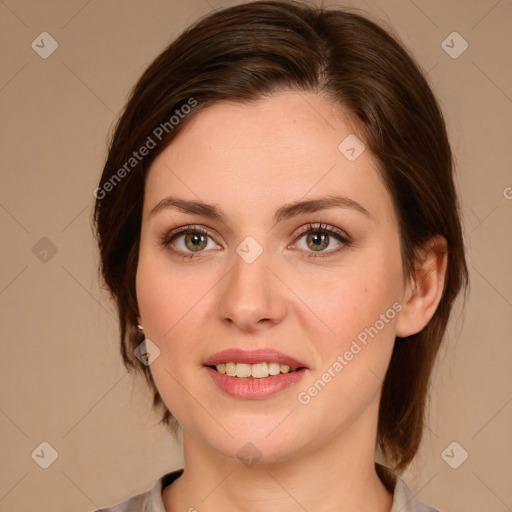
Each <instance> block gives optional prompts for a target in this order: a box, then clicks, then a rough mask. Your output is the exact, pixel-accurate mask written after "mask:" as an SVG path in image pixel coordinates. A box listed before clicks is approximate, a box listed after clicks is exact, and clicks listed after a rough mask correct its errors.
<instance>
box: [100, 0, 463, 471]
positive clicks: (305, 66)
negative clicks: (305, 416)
mask: <svg viewBox="0 0 512 512" xmlns="http://www.w3.org/2000/svg"><path fill="white" fill-rule="evenodd" d="M283 91H296V92H314V93H318V94H321V95H323V96H324V97H325V98H327V99H328V100H329V101H331V102H332V103H333V104H335V105H338V106H340V107H342V109H343V111H344V112H346V113H347V114H348V115H349V116H350V119H351V121H352V122H353V123H354V125H355V126H356V127H357V130H358V136H359V137H360V138H361V139H362V140H363V141H364V143H365V144H366V147H367V149H368V150H369V151H370V152H371V154H372V156H373V157H374V159H375V161H376V162H377V164H378V172H379V174H380V176H381V179H382V180H383V182H384V184H385V186H386V188H387V190H388V192H389V193H390V195H391V197H392V200H393V205H394V208H395V211H396V214H397V218H398V223H399V230H400V246H401V254H402V260H403V268H404V275H405V276H407V275H409V276H410V275H412V271H413V269H414V268H415V266H416V264H417V261H418V254H419V253H418V249H419V248H420V246H422V244H424V243H425V242H426V241H428V240H429V239H430V238H431V237H432V236H434V235H442V236H443V237H444V238H445V239H446V241H447V252H448V257H447V259H448V263H447V271H446V279H445V284H444V290H443V295H442V298H441V300H440V303H439V305H438V307H437V310H436V312H435V313H434V315H433V317H432V318H431V320H430V321H429V323H428V324H427V325H426V326H425V327H424V329H422V330H421V331H420V332H419V333H417V334H414V335H412V336H409V337H407V338H398V337H397V338H396V340H395V344H394V349H393V354H392V357H391V361H390V364H389V367H388V370H387V373H386V375H385V378H384V382H383V388H382V395H381V402H380V409H379V418H378V433H377V440H376V443H377V445H376V447H378V448H379V449H380V450H381V453H382V454H383V456H384V457H385V460H386V461H387V463H388V464H389V465H390V466H392V467H394V468H395V469H396V470H398V471H400V470H402V469H404V468H405V467H406V466H407V465H408V464H409V463H410V462H411V460H412V459H413V457H414V455H415V454H416V452H417V450H418V447H419V444H420V441H421V437H422V432H423V425H424V417H425V410H426V405H427V398H428V389H429V381H430V375H431V372H432V368H433V365H434V362H435V359H436V355H437V353H438V350H439V347H440V344H441V341H442V338H443V336H444V333H445V330H446V326H447V322H448V319H449V316H450V312H451V310H452V305H453V302H454V300H455V298H456V296H457V295H458V294H459V292H460V291H461V289H462V288H464V287H465V286H466V285H467V280H468V275H467V274H468V273H467V267H466V261H465V256H464V244H463V236H462V228H461V221H460V213H459V204H458V199H457V194H456V188H455V184H454V176H453V174H454V169H453V168H454V162H453V156H452V152H451V149H450V144H449V140H448V136H447V131H446V126H445V122H444V119H443V115H442V112H441V110H440V107H439V104H438V102H437V101H436V99H435V96H434V94H433V92H432V89H431V87H430V86H429V84H428V80H427V78H426V74H425V73H424V72H422V70H421V68H420V66H419V65H418V64H417V63H416V62H415V60H414V58H413V57H412V56H411V55H410V54H409V53H408V51H407V50H406V49H405V48H404V46H403V45H402V44H401V43H400V42H399V39H398V37H397V36H396V35H393V32H392V30H391V29H389V28H386V29H384V28H383V26H382V24H381V23H377V22H374V21H371V20H370V19H369V17H368V16H367V15H363V14H361V13H359V12H356V10H355V9H350V10H349V9H346V8H341V7H329V8H324V7H318V6H313V5H309V4H305V3H301V2H286V1H258V2H250V3H243V4H240V5H236V6H234V7H229V8H226V9H222V10H217V11H214V12H213V13H212V14H209V15H207V16H205V17H203V18H201V19H200V20H198V21H197V22H196V23H194V24H193V25H192V26H191V27H189V28H188V29H186V30H185V31H184V32H183V33H182V34H181V35H180V36H179V37H177V39H175V40H174V41H173V42H172V43H171V44H170V45H169V46H168V47H167V48H165V49H164V51H163V52H162V53H161V54H160V55H158V57H156V59H155V60H154V61H153V62H152V63H151V64H150V65H149V67H147V69H146V70H145V71H144V72H143V74H142V76H141V77H140V79H139V80H138V82H137V83H136V84H135V86H134V87H133V89H132V91H131V93H130V96H129V99H128V101H127V103H126V106H125V107H124V109H123V112H122V115H121V117H120V118H119V120H118V122H117V125H116V126H115V129H114V132H113V135H112V137H111V140H110V146H109V150H108V155H107V158H106V163H105V165H104V168H103V173H102V176H101V179H100V182H99V185H98V188H97V189H96V191H95V195H96V203H95V210H94V229H95V235H96V238H97V242H98V247H99V254H100V267H99V271H100V274H101V277H102V279H103V281H104V283H105V285H106V287H107V289H108V290H109V292H110V294H111V296H112V297H113V299H114V301H115V304H116V307H117V311H118V316H119V323H120V348H121V355H122V358H123V362H124V364H125V366H126V368H127V369H128V370H129V371H138V372H141V374H143V375H144V377H145V379H146V381H147V383H148V385H149V386H150V388H151V390H152V393H153V407H154V408H155V410H157V411H158V412H160V413H161V415H162V416H161V420H160V421H161V422H162V423H164V424H166V425H167V426H169V428H170V429H171V430H172V431H173V432H174V433H175V434H176V433H177V431H178V427H179V423H178V422H177V420H176V419H175V418H174V417H173V416H172V413H171V412H170V411H169V410H168V409H167V407H166V406H165V404H164V402H163V400H162V398H161V396H160V394H159V393H158V390H157V388H156V386H155V383H154V381H153V378H152V375H151V371H150V369H149V367H148V366H146V365H144V364H142V363H141V362H140V361H139V359H138V358H137V357H135V355H134V350H135V349H136V347H137V346H138V345H139V344H140V343H141V342H142V341H143V340H144V336H143V334H142V333H141V332H140V331H138V330H137V316H138V313H139V312H138V306H137V297H136V291H135V275H136V270H137V261H138V251H139V243H140V230H141V219H142V206H143V199H144V183H145V177H146V174H147V172H148V169H149V167H150V165H151V163H152V162H153V160H154V159H155V158H156V156H157V155H158V154H159V153H160V152H161V151H162V150H163V149H164V148H165V147H166V146H167V145H168V144H170V143H172V139H173V138H174V137H175V136H176V134H178V133H179V132H180V130H181V129H182V128H183V127H184V126H186V124H187V122H188V121H189V120H190V119H191V118H192V117H193V116H196V115H198V114H199V113H200V112H201V111H202V110H203V108H205V107H206V106H208V105H210V104H212V103H214V102H217V101H222V100H230V101H236V102H242V103H244V102H251V101H257V100H260V99H262V98H265V97H270V96H272V94H275V93H277V92H283ZM191 100H192V101H193V102H194V103H193V104H194V105H195V107H194V108H193V109H191V108H184V106H185V105H189V106H190V105H191V104H192V103H191ZM176 111H178V112H179V113H181V115H180V116H179V119H178V117H176V119H178V121H177V122H173V123H172V126H171V123H170V122H169V119H170V117H171V116H172V115H173V113H175V112H176ZM184 112H189V113H188V114H186V115H184V114H183V113H184ZM158 127H160V129H159V130H158ZM155 130H157V131H155ZM155 134H158V137H157V136H155ZM148 137H150V138H151V141H152V144H151V146H152V147H151V149H150V150H149V151H146V153H147V154H146V155H145V156H144V157H143V158H142V157H140V156H139V159H138V160H137V162H134V161H133V160H130V159H132V158H133V153H134V151H137V150H138V149H139V148H141V147H143V146H144V145H147V141H148V140H149V139H148ZM127 162H131V164H133V165H131V166H127V165H126V164H127ZM122 170H124V171H122ZM114 178H115V180H114Z"/></svg>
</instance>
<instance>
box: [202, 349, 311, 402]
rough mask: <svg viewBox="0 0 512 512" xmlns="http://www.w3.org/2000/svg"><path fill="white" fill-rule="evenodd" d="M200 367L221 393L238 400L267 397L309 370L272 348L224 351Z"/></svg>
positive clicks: (301, 376) (294, 381) (299, 362)
mask: <svg viewBox="0 0 512 512" xmlns="http://www.w3.org/2000/svg"><path fill="white" fill-rule="evenodd" d="M203 364H204V367H205V368H206V369H207V372H208V373H209V375H210V377H211V378H212V380H213V382H214V383H215V384H216V385H217V386H218V387H219V388H220V389H221V390H222V391H224V392H225V393H227V394H229V395H231V396H234V397H236V398H242V399H262V398H267V397H270V396H271V395H274V394H276V393H278V392H280V391H282V390H284V389H286V388H288V387H290V386H292V385H294V384H296V383H297V382H298V381H299V380H300V379H302V378H303V376H304V375H305V374H306V373H307V370H309V368H308V367H307V366H306V365H305V364H304V363H302V362H301V361H299V360H297V359H295V358H293V357H291V356H288V355H286V354H283V353H282V352H278V351H277V350H273V349H259V350H250V351H248V350H242V349H228V350H224V351H222V352H218V353H216V354H214V355H213V356H211V357H210V358H208V359H207V360H206V361H205V362H204V363H203Z"/></svg>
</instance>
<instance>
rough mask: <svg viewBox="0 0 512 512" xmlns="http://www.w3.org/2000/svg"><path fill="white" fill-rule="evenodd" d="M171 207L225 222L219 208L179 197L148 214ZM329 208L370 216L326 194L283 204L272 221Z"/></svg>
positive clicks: (344, 199) (348, 201)
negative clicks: (343, 209) (353, 211)
mask: <svg viewBox="0 0 512 512" xmlns="http://www.w3.org/2000/svg"><path fill="white" fill-rule="evenodd" d="M167 208H173V209H175V210H179V211H181V212H184V213H190V214H197V215H203V216H204V217H210V218H212V219H217V220H219V221H222V222H226V219H227V215H226V213H225V212H224V211H223V210H222V209H221V208H218V207H216V206H214V205H211V204H207V203H203V202H201V201H194V200H187V199H181V198H179V197H173V196H169V197H166V198H164V199H162V200H161V201H160V202H159V203H158V204H157V205H156V206H155V207H154V208H153V209H152V210H151V211H150V212H149V216H150V217H151V216H153V215H155V214H156V213H157V212H159V211H161V210H164V209H167ZM329 208H345V209H350V210H355V211H357V212H359V213H362V214H363V215H365V216H367V217H371V216H370V214H369V212H368V210H367V209H366V208H365V207H364V206H362V205H360V204H359V203H358V202H356V201H354V200H353V199H350V198H349V197H344V196H332V195H327V196H323V197H318V198H314V199H308V200H307V201H295V202H293V203H289V204H285V205H284V206H282V207H280V208H279V209H278V210H276V211H275V213H274V222H275V223H276V224H277V223H278V222H282V221H283V220H286V219H290V218H292V217H295V216H297V215H301V214H303V213H310V212H317V211H320V210H327V209H329Z"/></svg>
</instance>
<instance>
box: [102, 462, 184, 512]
mask: <svg viewBox="0 0 512 512" xmlns="http://www.w3.org/2000/svg"><path fill="white" fill-rule="evenodd" d="M182 473H183V469H178V470H176V471H172V472H170V473H166V474H165V475H163V476H161V477H160V478H159V479H158V480H157V481H156V483H155V485H154V486H153V488H152V489H150V490H148V491H145V492H142V493H139V494H135V495H133V496H131V497H129V498H128V499H126V500H124V501H122V502H120V503H117V504H116V505H112V506H110V507H106V508H101V509H97V510H95V511H94V512H165V508H164V504H163V501H162V490H163V489H164V488H165V487H167V486H168V485H170V484H171V483H172V482H174V480H176V479H177V478H179V477H180V476H181V475H182Z"/></svg>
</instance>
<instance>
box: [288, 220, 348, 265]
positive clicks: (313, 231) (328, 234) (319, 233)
mask: <svg viewBox="0 0 512 512" xmlns="http://www.w3.org/2000/svg"><path fill="white" fill-rule="evenodd" d="M299 237H300V238H299V240H300V239H302V238H304V237H305V244H306V245H305V247H306V248H305V249H303V248H301V247H299V248H300V249H301V250H304V251H305V252H306V253H310V254H307V255H306V257H308V258H319V257H320V258H322V257H326V256H330V255H332V254H333V253H337V252H339V251H340V250H342V249H343V248H344V247H346V246H349V245H350V244H351V240H350V238H349V237H348V235H346V234H345V233H344V232H343V231H341V230H340V229H338V228H335V227H334V226H328V225H326V224H308V225H307V226H304V228H303V229H302V231H301V233H300V234H299ZM332 238H334V239H335V241H336V242H337V243H338V248H337V249H333V250H330V251H325V250H324V249H326V248H328V247H329V246H330V245H332V244H331V239H332ZM296 245H297V244H294V245H292V246H291V247H295V246H296ZM315 253H326V254H315Z"/></svg>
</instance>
